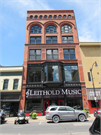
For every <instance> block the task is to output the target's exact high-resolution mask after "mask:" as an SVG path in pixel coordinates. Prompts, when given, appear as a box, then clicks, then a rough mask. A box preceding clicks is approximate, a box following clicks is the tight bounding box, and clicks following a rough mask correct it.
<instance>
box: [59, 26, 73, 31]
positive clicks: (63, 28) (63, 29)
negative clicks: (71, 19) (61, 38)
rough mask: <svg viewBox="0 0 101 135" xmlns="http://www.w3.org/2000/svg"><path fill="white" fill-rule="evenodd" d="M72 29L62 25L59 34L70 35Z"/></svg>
mask: <svg viewBox="0 0 101 135" xmlns="http://www.w3.org/2000/svg"><path fill="white" fill-rule="evenodd" d="M71 32H72V28H71V27H70V26H69V25H63V26H62V27H61V33H71Z"/></svg>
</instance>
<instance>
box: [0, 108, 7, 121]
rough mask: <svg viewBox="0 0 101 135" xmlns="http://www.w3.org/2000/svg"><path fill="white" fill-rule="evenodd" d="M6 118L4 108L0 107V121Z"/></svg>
mask: <svg viewBox="0 0 101 135" xmlns="http://www.w3.org/2000/svg"><path fill="white" fill-rule="evenodd" d="M5 118H6V113H5V111H4V110H2V109H0V123H2V122H4V121H5Z"/></svg>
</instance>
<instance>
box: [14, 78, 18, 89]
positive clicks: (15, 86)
mask: <svg viewBox="0 0 101 135" xmlns="http://www.w3.org/2000/svg"><path fill="white" fill-rule="evenodd" d="M13 89H18V79H15V80H14V86H13Z"/></svg>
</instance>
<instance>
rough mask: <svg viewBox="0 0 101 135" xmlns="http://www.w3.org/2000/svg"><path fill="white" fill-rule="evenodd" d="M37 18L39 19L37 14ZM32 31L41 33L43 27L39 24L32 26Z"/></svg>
mask: <svg viewBox="0 0 101 135" xmlns="http://www.w3.org/2000/svg"><path fill="white" fill-rule="evenodd" d="M35 18H36V19H37V16H35ZM31 33H41V27H40V26H38V25H35V26H32V27H31Z"/></svg>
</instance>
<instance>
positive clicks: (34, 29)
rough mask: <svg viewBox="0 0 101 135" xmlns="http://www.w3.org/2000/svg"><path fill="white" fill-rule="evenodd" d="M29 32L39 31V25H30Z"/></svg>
mask: <svg viewBox="0 0 101 135" xmlns="http://www.w3.org/2000/svg"><path fill="white" fill-rule="evenodd" d="M30 33H41V27H40V26H38V25H34V26H32V27H31V31H30Z"/></svg>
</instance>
